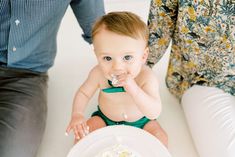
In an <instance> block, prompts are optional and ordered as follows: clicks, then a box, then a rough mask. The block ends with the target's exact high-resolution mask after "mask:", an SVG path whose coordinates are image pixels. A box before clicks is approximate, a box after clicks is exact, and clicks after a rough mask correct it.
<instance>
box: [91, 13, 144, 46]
mask: <svg viewBox="0 0 235 157" xmlns="http://www.w3.org/2000/svg"><path fill="white" fill-rule="evenodd" d="M101 29H106V30H108V31H111V32H114V33H117V34H120V35H125V36H129V37H131V38H134V39H140V38H142V39H144V40H145V41H146V45H147V43H148V38H149V31H148V27H147V25H146V24H145V23H144V22H143V21H142V20H141V19H140V17H139V16H137V15H136V14H134V13H131V12H127V11H121V12H110V13H108V14H106V15H104V16H102V17H101V18H100V19H98V20H97V21H96V23H95V24H94V26H93V29H92V39H94V37H95V35H96V34H97V33H98V32H99V31H100V30H101Z"/></svg>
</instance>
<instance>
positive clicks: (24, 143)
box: [0, 66, 48, 157]
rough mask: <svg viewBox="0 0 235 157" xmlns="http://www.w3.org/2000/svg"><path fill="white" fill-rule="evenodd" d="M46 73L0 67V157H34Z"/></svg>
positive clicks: (41, 124)
mask: <svg viewBox="0 0 235 157" xmlns="http://www.w3.org/2000/svg"><path fill="white" fill-rule="evenodd" d="M47 80H48V76H47V74H46V73H37V72H31V71H27V70H19V69H11V68H6V67H1V66H0V157H18V156H19V157H35V156H36V153H37V149H38V147H39V145H40V142H41V139H42V136H43V133H44V130H45V123H46V114H47Z"/></svg>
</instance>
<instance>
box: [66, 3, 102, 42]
mask: <svg viewBox="0 0 235 157" xmlns="http://www.w3.org/2000/svg"><path fill="white" fill-rule="evenodd" d="M70 5H71V7H72V10H73V12H74V14H75V16H76V18H77V20H78V23H79V25H80V26H81V28H82V30H83V32H84V34H83V35H82V37H83V38H84V40H85V41H87V42H88V43H90V44H91V43H92V39H91V32H92V26H93V24H94V22H95V21H96V20H97V18H99V17H100V16H103V15H104V14H105V11H104V2H103V0H72V2H71V3H70Z"/></svg>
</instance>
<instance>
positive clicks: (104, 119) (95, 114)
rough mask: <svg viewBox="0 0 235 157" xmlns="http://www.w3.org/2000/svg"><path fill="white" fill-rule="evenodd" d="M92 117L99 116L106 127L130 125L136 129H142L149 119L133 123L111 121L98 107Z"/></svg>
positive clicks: (144, 118)
mask: <svg viewBox="0 0 235 157" xmlns="http://www.w3.org/2000/svg"><path fill="white" fill-rule="evenodd" d="M91 116H92V117H93V116H99V117H100V118H102V119H103V121H104V122H105V123H106V125H107V126H109V125H130V126H134V127H137V128H141V129H143V127H144V125H145V124H146V123H148V122H149V121H150V119H148V118H146V117H143V118H141V119H139V120H137V121H135V122H127V121H118V122H116V121H113V120H111V119H109V118H108V117H106V116H105V115H104V114H103V113H102V112H101V110H100V108H99V107H98V111H95V112H94V113H93V114H92V115H91Z"/></svg>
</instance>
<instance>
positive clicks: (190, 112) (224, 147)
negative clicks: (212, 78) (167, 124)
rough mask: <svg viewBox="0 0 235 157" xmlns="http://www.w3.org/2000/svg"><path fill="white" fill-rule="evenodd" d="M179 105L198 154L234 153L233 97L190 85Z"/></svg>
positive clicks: (230, 156) (225, 156)
mask: <svg viewBox="0 0 235 157" xmlns="http://www.w3.org/2000/svg"><path fill="white" fill-rule="evenodd" d="M182 107H183V109H184V112H185V116H186V119H187V122H188V126H189V129H190V131H191V135H192V138H193V140H194V144H195V146H196V149H197V151H198V154H199V156H200V157H235V97H234V96H232V95H230V94H228V93H225V92H224V91H222V90H220V89H217V88H213V87H204V86H193V87H192V88H190V89H188V90H187V91H186V92H185V94H184V95H183V97H182Z"/></svg>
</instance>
